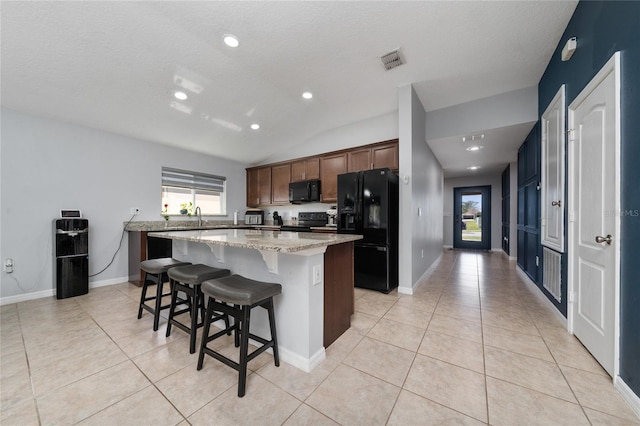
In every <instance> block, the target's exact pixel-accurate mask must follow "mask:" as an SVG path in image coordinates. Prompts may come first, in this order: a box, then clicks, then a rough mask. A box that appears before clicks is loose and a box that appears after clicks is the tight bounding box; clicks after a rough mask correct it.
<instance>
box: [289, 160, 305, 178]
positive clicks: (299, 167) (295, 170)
mask: <svg viewBox="0 0 640 426" xmlns="http://www.w3.org/2000/svg"><path fill="white" fill-rule="evenodd" d="M306 163H307V162H306V160H300V161H294V162H293V163H291V182H298V181H301V180H305V177H304V176H305V174H306V171H307V170H306Z"/></svg>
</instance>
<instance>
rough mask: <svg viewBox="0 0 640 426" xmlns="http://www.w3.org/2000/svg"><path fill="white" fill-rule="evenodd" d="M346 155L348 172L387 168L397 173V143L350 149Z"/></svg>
mask: <svg viewBox="0 0 640 426" xmlns="http://www.w3.org/2000/svg"><path fill="white" fill-rule="evenodd" d="M347 155H348V161H349V163H348V166H349V167H348V169H349V172H359V171H361V170H370V169H381V168H383V167H388V168H389V169H391V170H393V171H394V172H397V171H398V142H397V141H394V142H391V143H385V144H376V145H374V146H368V147H365V148H356V149H352V150H349V151H348V152H347Z"/></svg>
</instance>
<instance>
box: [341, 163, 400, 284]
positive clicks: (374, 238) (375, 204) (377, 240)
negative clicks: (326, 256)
mask: <svg viewBox="0 0 640 426" xmlns="http://www.w3.org/2000/svg"><path fill="white" fill-rule="evenodd" d="M338 233H340V234H360V235H362V236H363V237H364V238H363V239H362V240H358V241H356V242H355V248H354V266H355V277H354V279H355V285H356V287H361V288H368V289H372V290H378V291H381V292H384V293H388V292H390V291H391V290H393V289H394V288H396V287H397V286H398V177H397V176H396V175H395V174H394V173H393V172H392V171H391V170H389V169H374V170H366V171H362V172H354V173H345V174H342V175H338Z"/></svg>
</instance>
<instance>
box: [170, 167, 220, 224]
mask: <svg viewBox="0 0 640 426" xmlns="http://www.w3.org/2000/svg"><path fill="white" fill-rule="evenodd" d="M226 182H227V178H225V177H223V176H216V175H209V174H205V173H199V172H191V171H188V170H178V169H172V168H169V167H163V168H162V207H161V209H160V210H161V211H162V212H163V215H181V214H188V215H190V214H194V213H195V210H196V207H200V210H201V212H202V214H203V215H209V216H212V215H226V213H227V211H226V210H227V209H226V194H225V186H226ZM165 206H166V207H165ZM185 210H186V213H185Z"/></svg>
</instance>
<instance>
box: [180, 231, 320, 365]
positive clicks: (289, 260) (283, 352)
mask: <svg viewBox="0 0 640 426" xmlns="http://www.w3.org/2000/svg"><path fill="white" fill-rule="evenodd" d="M223 252H224V255H223V258H222V262H221V261H220V259H218V258H217V257H216V255H215V254H214V253H213V252H212V251H211V250H210V249H209V247H208V246H207V245H206V244H203V243H198V242H189V241H179V240H174V241H173V257H174V258H176V259H179V260H184V261H188V262H192V263H202V264H205V265H209V266H213V267H216V268H225V269H229V270H230V271H231V273H233V274H239V275H242V276H244V277H247V278H250V279H254V280H259V281H266V282H275V283H279V284H281V285H282V294H280V295H279V296H276V297H275V298H274V303H275V312H276V328H277V333H278V347H279V349H280V358H281V360H282V361H284V362H286V363H288V364H291V365H293V366H295V367H297V368H300V369H301V370H304V371H311V370H312V369H313V368H314V367H315V366H316V365H317V364H319V363H320V362H321V361H322V360H323V359H324V358H325V352H324V346H323V341H322V340H323V339H322V338H323V335H322V329H323V306H324V294H323V287H324V286H323V285H322V283H320V284H318V285H313V276H312V275H313V266H316V265H320V267H321V268H324V254H322V253H320V254H314V255H310V256H304V255H301V254H285V253H279V254H278V274H273V273H271V272H269V271H268V269H267V266H266V264H265V262H264V260H263V258H262V255H261V254H260V252H259V251H258V250H254V249H244V248H236V247H224V248H223ZM250 327H251V332H252V333H254V334H256V335H258V336H261V337H263V338H269V337H270V334H269V323H268V316H267V313H266V311H265V310H264V309H253V310H252V312H251V326H250Z"/></svg>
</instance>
